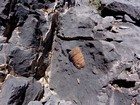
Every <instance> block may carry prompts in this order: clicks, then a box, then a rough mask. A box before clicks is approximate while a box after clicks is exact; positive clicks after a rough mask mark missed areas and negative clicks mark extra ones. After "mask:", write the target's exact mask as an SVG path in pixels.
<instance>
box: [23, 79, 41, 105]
mask: <svg viewBox="0 0 140 105" xmlns="http://www.w3.org/2000/svg"><path fill="white" fill-rule="evenodd" d="M42 93H43V87H42V85H41V84H40V83H39V82H36V81H35V80H31V81H30V82H29V84H28V88H27V90H26V93H25V98H24V101H23V103H22V105H27V104H28V103H29V102H30V101H34V100H39V99H40V97H41V96H42Z"/></svg>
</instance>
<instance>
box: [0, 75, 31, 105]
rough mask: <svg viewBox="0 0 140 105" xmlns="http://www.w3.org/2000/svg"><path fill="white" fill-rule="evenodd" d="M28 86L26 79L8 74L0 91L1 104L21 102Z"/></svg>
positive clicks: (13, 104)
mask: <svg viewBox="0 0 140 105" xmlns="http://www.w3.org/2000/svg"><path fill="white" fill-rule="evenodd" d="M27 88H28V79H26V78H22V77H17V78H16V77H12V76H8V78H7V80H6V81H5V82H4V84H3V86H2V90H1V93H0V104H1V105H17V104H21V103H22V101H23V98H24V94H25V92H26V89H27Z"/></svg>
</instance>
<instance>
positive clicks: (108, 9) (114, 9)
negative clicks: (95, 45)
mask: <svg viewBox="0 0 140 105" xmlns="http://www.w3.org/2000/svg"><path fill="white" fill-rule="evenodd" d="M106 3H108V2H106ZM139 11H140V2H139V1H138V0H112V2H110V3H108V4H107V5H106V6H105V8H104V9H103V11H102V15H103V16H107V15H116V14H117V15H118V14H119V15H124V14H127V15H129V16H130V17H131V18H132V19H133V20H135V21H139V20H140V12H139Z"/></svg>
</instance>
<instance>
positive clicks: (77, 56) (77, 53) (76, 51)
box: [69, 47, 85, 69]
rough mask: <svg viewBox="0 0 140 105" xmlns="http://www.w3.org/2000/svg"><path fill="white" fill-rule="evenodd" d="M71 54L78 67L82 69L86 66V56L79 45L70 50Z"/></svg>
mask: <svg viewBox="0 0 140 105" xmlns="http://www.w3.org/2000/svg"><path fill="white" fill-rule="evenodd" d="M69 56H70V59H71V60H72V62H73V64H74V66H75V67H76V68H78V69H81V68H84V67H85V60H84V56H83V53H82V51H81V49H80V48H79V47H75V48H73V49H72V50H71V51H70V53H69Z"/></svg>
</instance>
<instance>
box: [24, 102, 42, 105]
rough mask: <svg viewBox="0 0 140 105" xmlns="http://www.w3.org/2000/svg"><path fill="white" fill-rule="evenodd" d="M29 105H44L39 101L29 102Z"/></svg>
mask: <svg viewBox="0 0 140 105" xmlns="http://www.w3.org/2000/svg"><path fill="white" fill-rule="evenodd" d="M26 105H27V104H26ZM28 105H43V104H42V103H41V102H39V101H31V102H29V104H28Z"/></svg>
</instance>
